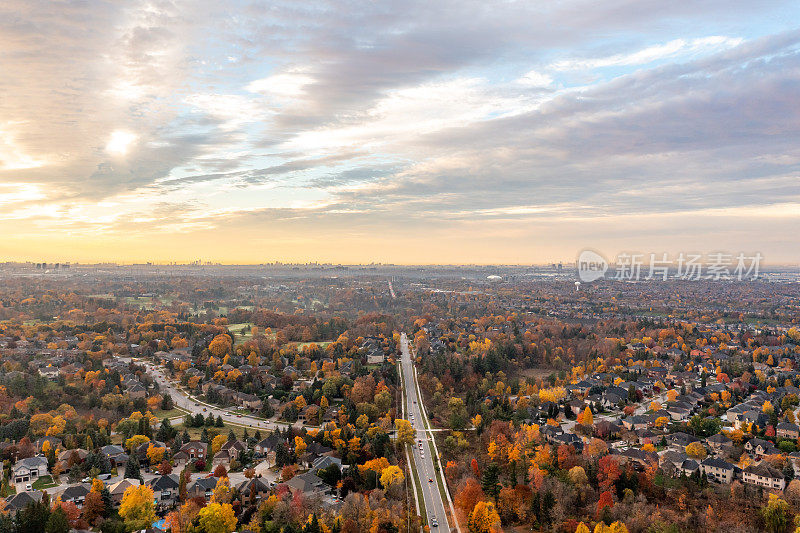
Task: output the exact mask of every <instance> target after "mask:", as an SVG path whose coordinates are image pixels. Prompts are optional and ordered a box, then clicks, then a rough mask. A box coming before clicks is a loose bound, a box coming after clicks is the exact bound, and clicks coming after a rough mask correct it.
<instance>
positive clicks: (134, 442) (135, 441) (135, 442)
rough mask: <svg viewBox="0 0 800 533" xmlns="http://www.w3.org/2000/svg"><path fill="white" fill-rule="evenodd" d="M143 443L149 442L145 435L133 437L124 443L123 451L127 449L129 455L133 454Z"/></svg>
mask: <svg viewBox="0 0 800 533" xmlns="http://www.w3.org/2000/svg"><path fill="white" fill-rule="evenodd" d="M145 442H150V439H149V438H148V437H147V436H146V435H134V436H133V437H131V438H129V439H128V440H126V441H125V449H127V450H128V452H129V453H130V452H133V451H134V450H136V448H138V447H139V446H141V445H142V444H144V443H145Z"/></svg>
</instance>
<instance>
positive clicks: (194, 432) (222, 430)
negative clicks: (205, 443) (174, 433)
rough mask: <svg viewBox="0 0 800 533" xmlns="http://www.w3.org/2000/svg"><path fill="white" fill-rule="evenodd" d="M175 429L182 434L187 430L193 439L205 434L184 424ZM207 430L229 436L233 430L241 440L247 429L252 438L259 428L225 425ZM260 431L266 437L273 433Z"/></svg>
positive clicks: (176, 426) (266, 430)
mask: <svg viewBox="0 0 800 533" xmlns="http://www.w3.org/2000/svg"><path fill="white" fill-rule="evenodd" d="M173 427H174V428H175V429H177V430H178V431H179V432H180V433H183V430H184V429H186V431H188V432H189V437H191V438H192V439H200V435H201V434H202V433H203V428H186V427H185V426H184V425H183V424H176V425H175V426H173ZM207 429H208V431H211V430H212V429H215V430H217V432H218V433H219V434H220V435H227V434H228V433H230V431H231V430H233V433H234V434H235V435H236V437H237V438H239V439H241V438H242V437H243V436H244V430H245V429H247V434H248V435H250V436H251V437H252V436H253V435H254V434H255V432H256V430H257V429H259V428H250V427H249V428H243V427H241V426H232V425H229V424H225V427H224V428H218V427H210V428H207ZM260 429H261V435H262V436H266V435H268V434H269V433H271V430H268V429H265V428H260Z"/></svg>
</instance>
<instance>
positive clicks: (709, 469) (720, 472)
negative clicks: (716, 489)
mask: <svg viewBox="0 0 800 533" xmlns="http://www.w3.org/2000/svg"><path fill="white" fill-rule="evenodd" d="M735 468H736V467H734V466H733V465H732V464H731V463H729V462H728V461H723V460H722V459H718V458H716V457H707V458H706V459H704V460H703V462H701V463H700V471H701V472H702V473H703V474H705V475H706V477H707V478H708V479H710V480H712V481H716V482H717V483H730V482H732V481H733V478H734V475H735Z"/></svg>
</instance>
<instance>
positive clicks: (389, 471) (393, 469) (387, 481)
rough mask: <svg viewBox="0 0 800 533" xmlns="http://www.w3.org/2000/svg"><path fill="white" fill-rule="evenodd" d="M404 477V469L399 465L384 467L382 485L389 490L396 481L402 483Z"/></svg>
mask: <svg viewBox="0 0 800 533" xmlns="http://www.w3.org/2000/svg"><path fill="white" fill-rule="evenodd" d="M404 479H405V476H404V475H403V471H402V470H400V467H399V466H397V465H391V466H390V467H388V468H384V469H383V472H381V485H383V488H385V489H387V490H388V489H389V487H391V486H392V485H393V484H395V483H402V482H403V480H404Z"/></svg>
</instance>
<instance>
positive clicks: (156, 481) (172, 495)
mask: <svg viewBox="0 0 800 533" xmlns="http://www.w3.org/2000/svg"><path fill="white" fill-rule="evenodd" d="M147 485H148V486H149V487H150V488H151V489H153V496H154V497H155V500H156V504H158V505H161V506H166V505H170V504H172V503H173V502H175V501H177V499H178V489H179V487H180V480H179V478H178V476H177V475H176V474H167V475H163V476H157V477H154V478H153V479H151V480H150V481H148V482H147Z"/></svg>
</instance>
